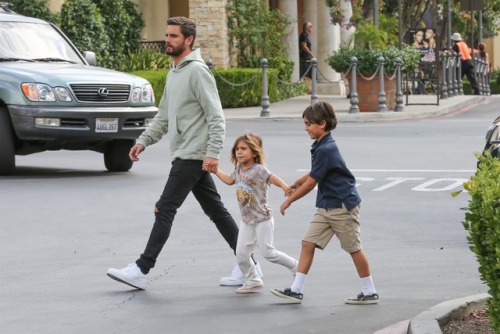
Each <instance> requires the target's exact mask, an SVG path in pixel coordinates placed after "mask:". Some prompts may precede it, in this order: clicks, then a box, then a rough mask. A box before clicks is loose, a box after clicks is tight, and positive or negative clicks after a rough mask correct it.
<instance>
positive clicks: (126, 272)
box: [107, 263, 148, 290]
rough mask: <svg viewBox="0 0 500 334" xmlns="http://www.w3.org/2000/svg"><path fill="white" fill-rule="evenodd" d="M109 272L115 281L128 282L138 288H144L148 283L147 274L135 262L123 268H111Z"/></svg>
mask: <svg viewBox="0 0 500 334" xmlns="http://www.w3.org/2000/svg"><path fill="white" fill-rule="evenodd" d="M107 274H108V276H109V277H111V278H112V279H114V280H115V281H118V282H122V283H125V284H128V285H130V286H131V287H134V288H136V289H141V290H144V289H146V285H147V283H148V279H147V277H146V275H144V274H143V273H142V271H141V269H140V268H139V267H138V266H137V264H135V263H131V264H129V265H128V266H127V267H125V268H123V269H115V268H110V269H109V270H108V272H107Z"/></svg>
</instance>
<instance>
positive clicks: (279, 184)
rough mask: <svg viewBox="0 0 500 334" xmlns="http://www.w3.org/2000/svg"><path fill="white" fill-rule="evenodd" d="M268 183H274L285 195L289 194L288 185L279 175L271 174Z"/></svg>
mask: <svg viewBox="0 0 500 334" xmlns="http://www.w3.org/2000/svg"><path fill="white" fill-rule="evenodd" d="M269 183H271V184H274V185H275V186H276V187H280V188H281V189H283V191H284V192H285V196H288V195H289V194H290V187H289V186H288V184H286V182H285V181H283V180H282V179H281V178H280V177H279V176H276V175H271V176H270V177H269Z"/></svg>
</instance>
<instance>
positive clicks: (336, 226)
mask: <svg viewBox="0 0 500 334" xmlns="http://www.w3.org/2000/svg"><path fill="white" fill-rule="evenodd" d="M359 209H360V206H359V205H358V206H356V207H355V208H353V209H352V210H351V211H350V212H349V211H348V210H347V209H346V207H345V206H344V205H342V208H339V209H319V208H318V209H317V211H316V213H315V214H314V217H313V219H312V221H311V222H310V223H309V227H308V229H307V231H306V234H305V235H304V238H303V240H304V241H308V242H311V243H313V244H315V245H316V247H317V248H320V249H324V248H325V247H326V245H328V243H329V242H330V240H331V239H332V237H333V236H334V235H336V236H337V238H338V239H339V241H340V245H341V247H342V249H344V250H345V251H346V252H348V253H354V252H357V251H359V250H361V236H360V232H361V230H360V227H359Z"/></svg>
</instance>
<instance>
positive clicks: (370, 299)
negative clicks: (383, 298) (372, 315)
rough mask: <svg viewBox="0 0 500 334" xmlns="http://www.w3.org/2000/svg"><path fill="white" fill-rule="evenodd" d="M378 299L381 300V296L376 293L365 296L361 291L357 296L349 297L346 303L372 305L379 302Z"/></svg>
mask: <svg viewBox="0 0 500 334" xmlns="http://www.w3.org/2000/svg"><path fill="white" fill-rule="evenodd" d="M378 301H379V296H378V294H376V293H374V294H372V295H368V296H365V295H364V294H363V293H360V294H359V295H357V296H356V297H351V298H347V299H346V300H345V303H346V304H351V305H371V304H378Z"/></svg>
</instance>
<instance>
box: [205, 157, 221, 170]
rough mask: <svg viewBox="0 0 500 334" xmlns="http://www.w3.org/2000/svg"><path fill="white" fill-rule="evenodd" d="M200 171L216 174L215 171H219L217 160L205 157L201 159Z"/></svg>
mask: <svg viewBox="0 0 500 334" xmlns="http://www.w3.org/2000/svg"><path fill="white" fill-rule="evenodd" d="M201 169H202V170H204V171H206V172H209V173H217V171H218V170H219V160H217V159H214V158H210V157H205V159H203V165H202V167H201Z"/></svg>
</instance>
